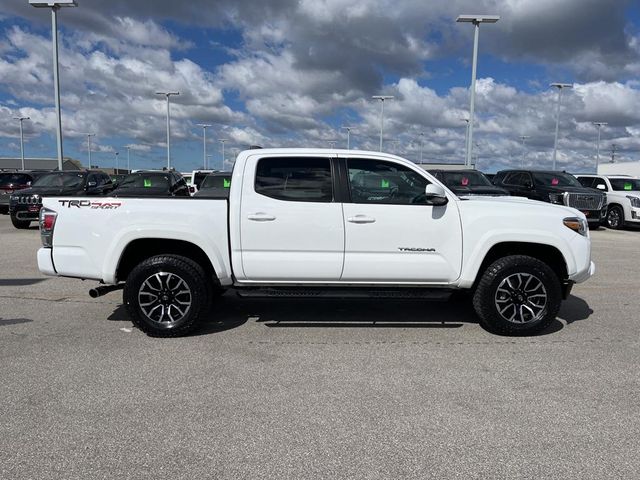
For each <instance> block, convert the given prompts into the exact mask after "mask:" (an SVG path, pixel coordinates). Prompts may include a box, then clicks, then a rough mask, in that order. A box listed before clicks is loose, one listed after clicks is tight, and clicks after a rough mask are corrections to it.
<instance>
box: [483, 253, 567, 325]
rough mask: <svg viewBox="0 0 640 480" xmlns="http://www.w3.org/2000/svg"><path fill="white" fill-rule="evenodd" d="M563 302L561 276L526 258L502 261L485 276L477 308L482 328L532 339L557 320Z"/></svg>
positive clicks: (497, 262)
mask: <svg viewBox="0 0 640 480" xmlns="http://www.w3.org/2000/svg"><path fill="white" fill-rule="evenodd" d="M561 299H562V292H561V285H560V281H559V279H558V277H557V275H556V274H555V273H554V271H553V270H551V268H549V266H548V265H547V264H545V263H544V262H542V261H540V260H538V259H537V258H533V257H528V256H524V255H512V256H508V257H504V258H500V259H498V260H496V261H495V262H494V263H492V264H491V265H490V266H489V268H487V270H486V271H485V272H484V273H483V274H482V277H481V278H480V281H479V283H478V286H477V287H476V290H475V292H474V295H473V306H474V308H475V310H476V313H477V314H478V316H479V317H480V322H481V324H482V326H484V327H485V328H487V329H488V330H491V331H493V332H496V333H501V334H507V335H532V334H535V333H538V332H540V331H542V330H544V329H545V328H547V327H548V326H549V325H550V324H551V322H552V321H553V320H554V319H555V318H556V315H557V314H558V310H559V309H560V302H561Z"/></svg>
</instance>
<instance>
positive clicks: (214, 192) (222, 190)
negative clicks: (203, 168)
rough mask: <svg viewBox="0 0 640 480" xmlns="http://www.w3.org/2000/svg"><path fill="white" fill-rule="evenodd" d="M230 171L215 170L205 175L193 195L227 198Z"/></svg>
mask: <svg viewBox="0 0 640 480" xmlns="http://www.w3.org/2000/svg"><path fill="white" fill-rule="evenodd" d="M230 188H231V172H216V173H211V174H209V175H207V176H206V177H205V179H204V180H203V181H202V183H201V184H200V189H199V190H198V191H197V192H196V194H195V195H194V197H208V198H229V189H230Z"/></svg>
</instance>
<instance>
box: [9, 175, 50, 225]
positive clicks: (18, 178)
mask: <svg viewBox="0 0 640 480" xmlns="http://www.w3.org/2000/svg"><path fill="white" fill-rule="evenodd" d="M44 173H46V172H38V171H36V172H31V171H29V172H27V171H18V172H0V213H1V214H3V215H6V214H8V213H9V198H11V194H12V193H13V192H16V191H18V190H23V189H25V188H29V187H30V186H31V184H32V183H33V182H34V181H35V180H37V179H38V177H40V176H42V175H43V174H44Z"/></svg>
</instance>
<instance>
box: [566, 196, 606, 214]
mask: <svg viewBox="0 0 640 480" xmlns="http://www.w3.org/2000/svg"><path fill="white" fill-rule="evenodd" d="M564 202H565V205H567V206H568V207H573V208H576V209H578V210H600V209H602V207H604V202H605V196H604V195H600V194H597V193H570V192H567V193H565V201H564Z"/></svg>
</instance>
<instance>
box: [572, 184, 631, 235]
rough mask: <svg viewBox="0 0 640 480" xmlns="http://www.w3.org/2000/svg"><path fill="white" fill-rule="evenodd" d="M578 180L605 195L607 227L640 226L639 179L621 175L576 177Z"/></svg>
mask: <svg viewBox="0 0 640 480" xmlns="http://www.w3.org/2000/svg"><path fill="white" fill-rule="evenodd" d="M578 180H579V181H580V183H581V184H582V185H583V186H585V187H588V188H595V189H597V190H601V191H603V192H606V193H607V218H606V225H607V227H609V228H613V229H619V228H623V227H624V226H625V225H634V224H635V225H640V179H637V178H633V177H626V176H622V175H618V176H613V175H610V176H604V175H578Z"/></svg>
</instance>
